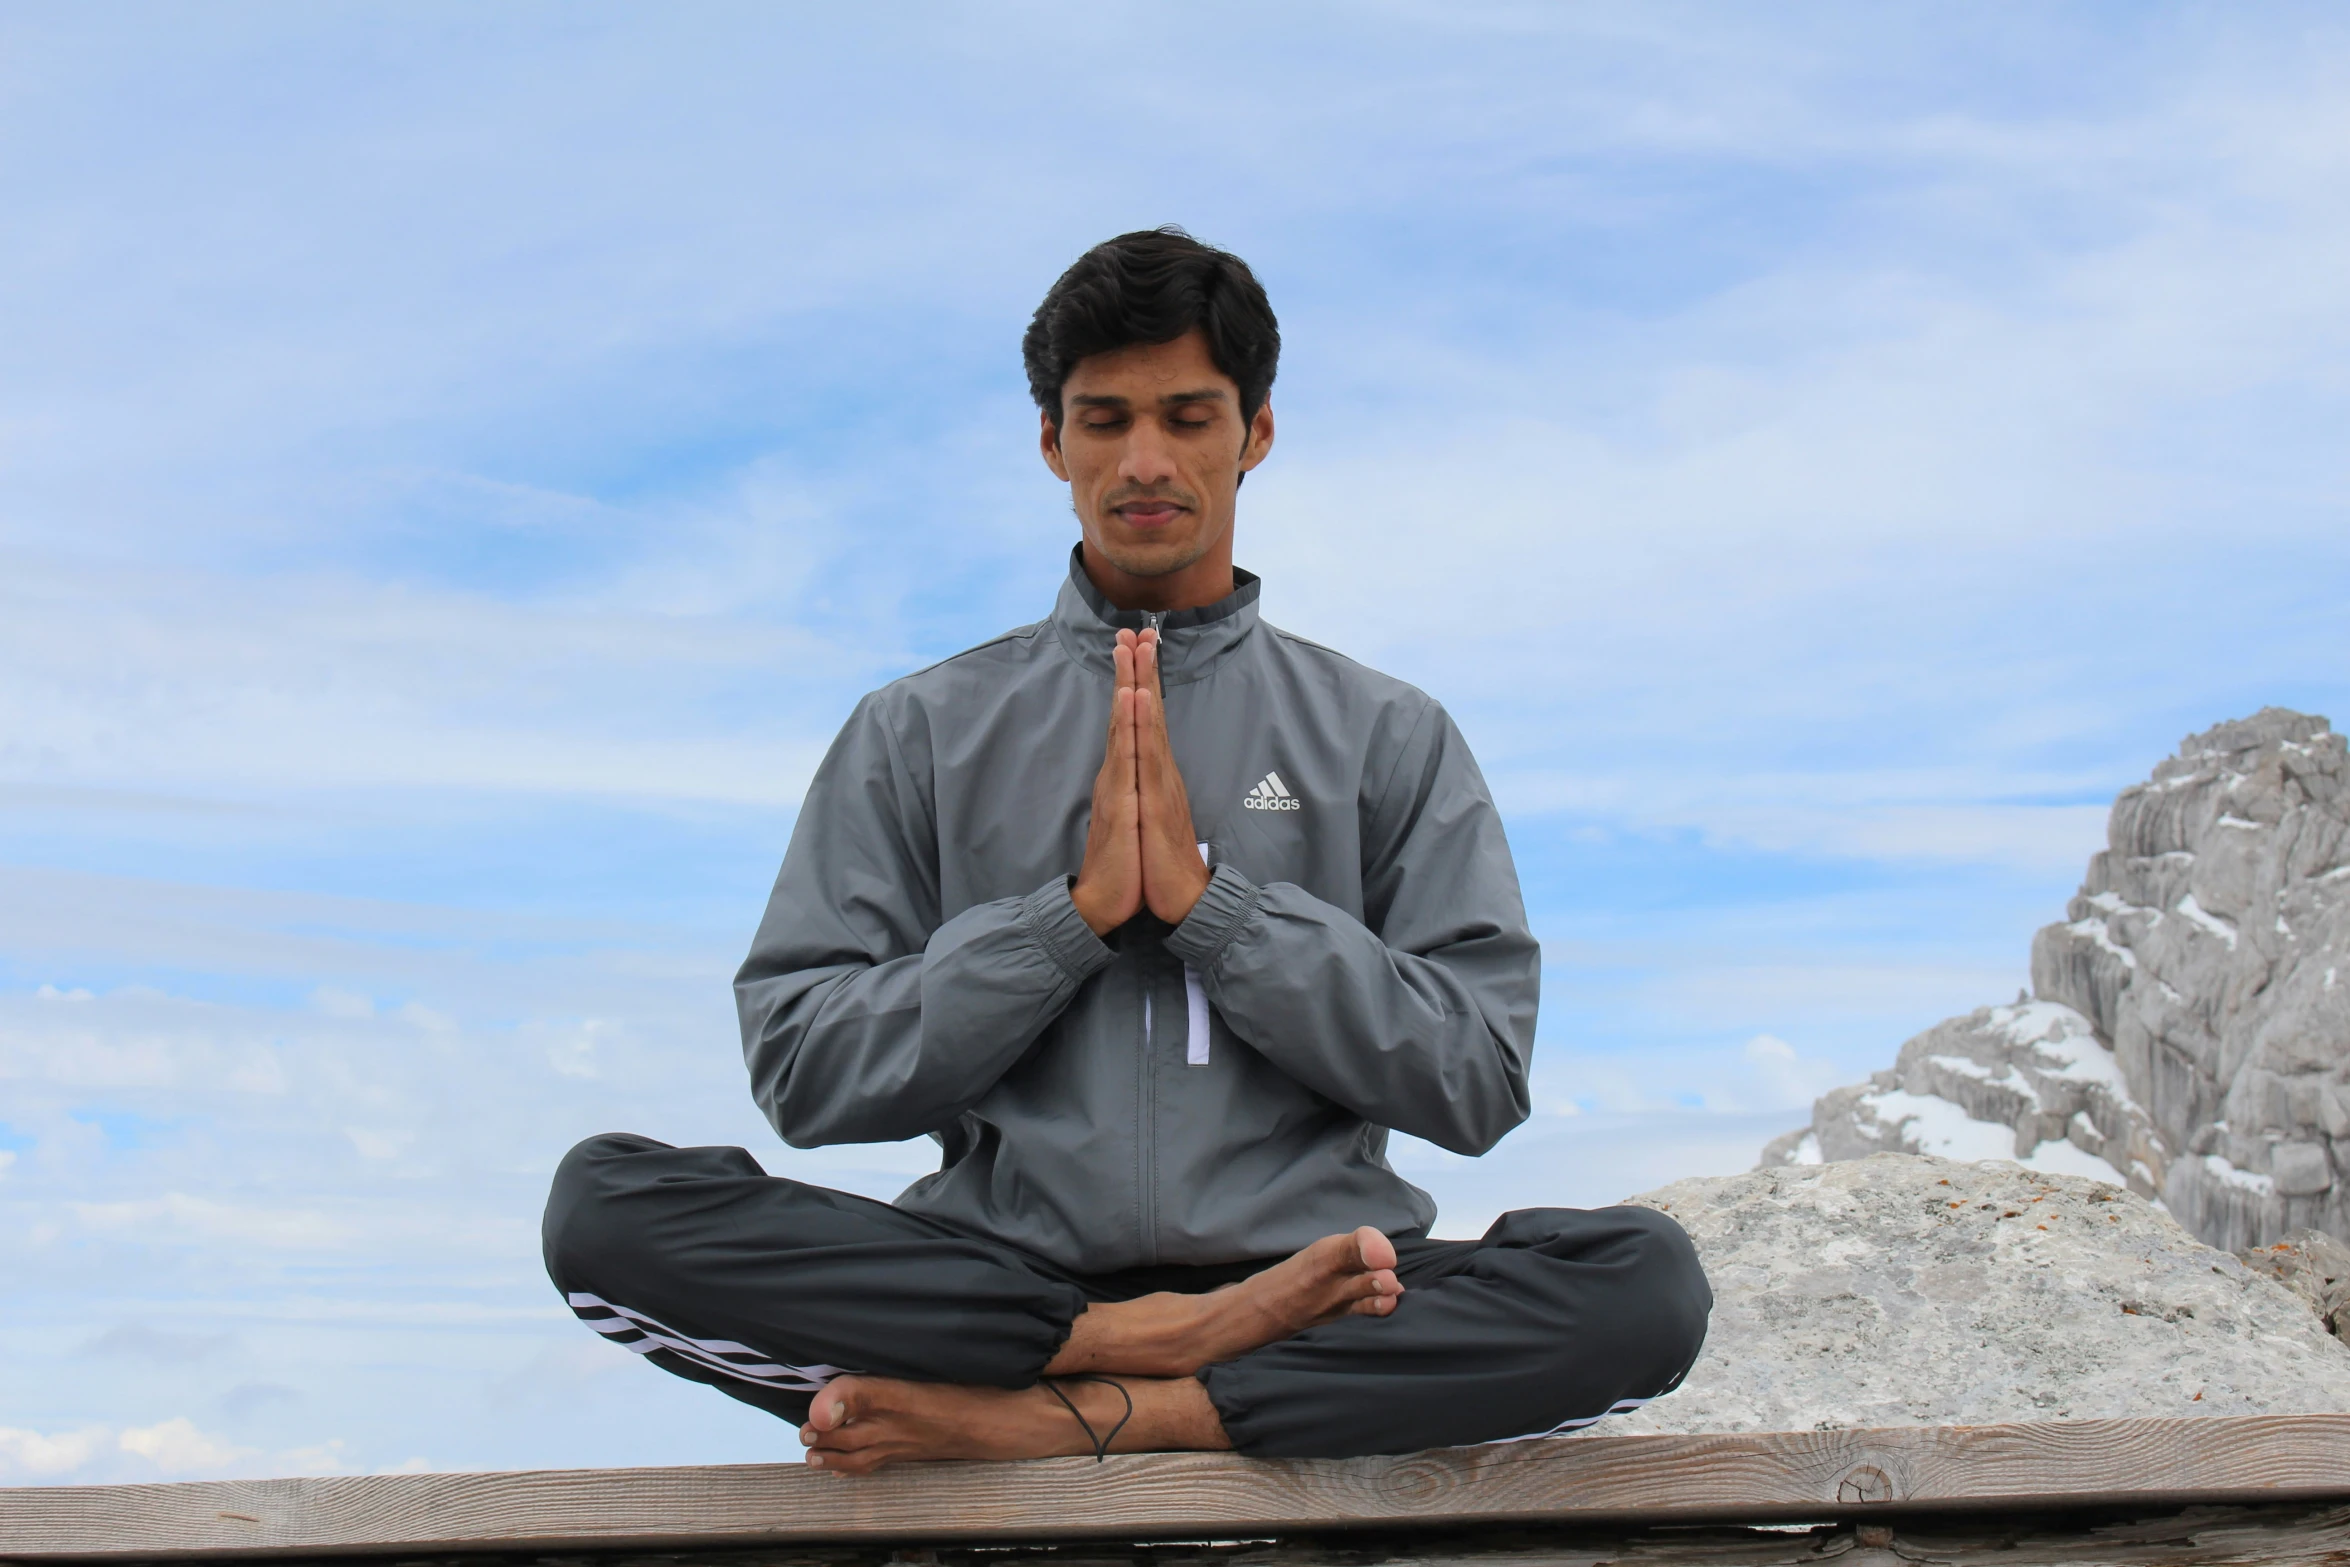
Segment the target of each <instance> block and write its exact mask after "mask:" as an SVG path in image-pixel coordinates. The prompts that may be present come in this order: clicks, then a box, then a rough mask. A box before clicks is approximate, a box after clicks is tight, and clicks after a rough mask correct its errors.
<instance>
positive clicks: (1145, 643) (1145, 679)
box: [1118, 631, 1159, 692]
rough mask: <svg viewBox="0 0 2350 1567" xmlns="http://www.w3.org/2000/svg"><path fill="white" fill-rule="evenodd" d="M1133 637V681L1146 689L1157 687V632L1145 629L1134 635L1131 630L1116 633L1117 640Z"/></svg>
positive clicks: (1152, 689)
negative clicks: (1138, 634)
mask: <svg viewBox="0 0 2350 1567" xmlns="http://www.w3.org/2000/svg"><path fill="white" fill-rule="evenodd" d="M1130 636H1132V637H1134V683H1135V684H1136V685H1138V686H1141V687H1142V688H1143V689H1144V690H1146V691H1154V692H1155V691H1157V690H1158V689H1159V634H1158V633H1157V632H1156V631H1145V632H1143V633H1142V634H1141V635H1140V636H1135V634H1134V633H1133V632H1131V631H1121V632H1119V633H1118V640H1119V641H1120V642H1121V643H1123V642H1124V641H1125V640H1126V638H1128V637H1130Z"/></svg>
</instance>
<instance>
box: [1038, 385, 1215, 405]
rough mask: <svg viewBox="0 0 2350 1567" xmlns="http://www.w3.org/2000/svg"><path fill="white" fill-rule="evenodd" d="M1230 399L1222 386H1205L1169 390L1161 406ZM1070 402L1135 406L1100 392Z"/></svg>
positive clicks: (1121, 398) (1161, 399) (1075, 398)
mask: <svg viewBox="0 0 2350 1567" xmlns="http://www.w3.org/2000/svg"><path fill="white" fill-rule="evenodd" d="M1230 401H1231V399H1230V398H1228V397H1226V396H1225V395H1224V393H1223V391H1222V389H1221V388H1218V387H1213V386H1203V387H1200V388H1198V389H1197V390H1195V391H1189V392H1168V393H1166V394H1165V395H1163V396H1162V397H1160V399H1159V406H1160V407H1161V408H1173V407H1176V406H1178V405H1179V404H1183V403H1223V402H1230ZM1069 404H1070V406H1071V407H1073V408H1120V409H1123V408H1128V407H1131V406H1133V405H1132V404H1131V403H1130V402H1129V401H1128V400H1127V399H1126V398H1123V397H1105V396H1102V395H1099V394H1093V395H1080V396H1076V397H1072V398H1070V399H1069Z"/></svg>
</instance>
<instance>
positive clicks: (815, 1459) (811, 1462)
mask: <svg viewBox="0 0 2350 1567" xmlns="http://www.w3.org/2000/svg"><path fill="white" fill-rule="evenodd" d="M808 1467H809V1468H810V1469H821V1468H823V1467H824V1455H823V1454H822V1453H810V1454H809V1455H808Z"/></svg>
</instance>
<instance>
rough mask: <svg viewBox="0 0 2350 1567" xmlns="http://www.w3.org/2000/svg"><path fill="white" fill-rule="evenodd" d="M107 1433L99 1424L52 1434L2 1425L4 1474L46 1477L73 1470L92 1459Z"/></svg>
mask: <svg viewBox="0 0 2350 1567" xmlns="http://www.w3.org/2000/svg"><path fill="white" fill-rule="evenodd" d="M106 1435H107V1433H106V1432H105V1431H104V1430H103V1429H102V1428H98V1427H84V1428H82V1429H80V1430H76V1431H61V1432H59V1433H57V1434H56V1435H54V1436H48V1435H43V1434H42V1433H41V1432H39V1431H26V1430H21V1429H19V1428H17V1427H14V1426H0V1476H6V1477H9V1478H22V1479H34V1480H46V1479H50V1478H52V1477H54V1476H57V1475H62V1474H68V1473H71V1472H72V1471H73V1470H76V1469H79V1468H80V1467H82V1465H84V1464H86V1463H88V1462H89V1461H90V1458H91V1455H93V1454H95V1453H97V1452H98V1451H99V1450H100V1449H101V1447H102V1446H103V1445H104V1444H105V1441H106Z"/></svg>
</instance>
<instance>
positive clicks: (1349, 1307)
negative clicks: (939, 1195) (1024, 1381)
mask: <svg viewBox="0 0 2350 1567" xmlns="http://www.w3.org/2000/svg"><path fill="white" fill-rule="evenodd" d="M1402 1294H1403V1285H1402V1284H1401V1283H1399V1282H1397V1280H1396V1277H1395V1245H1394V1243H1393V1242H1391V1241H1389V1240H1388V1238H1387V1237H1386V1236H1384V1235H1382V1234H1380V1233H1379V1232H1378V1231H1377V1230H1375V1229H1372V1228H1371V1227H1370V1226H1369V1225H1364V1226H1363V1227H1362V1228H1361V1229H1359V1230H1355V1231H1353V1232H1351V1233H1349V1234H1346V1235H1325V1236H1323V1237H1322V1238H1321V1239H1320V1240H1318V1241H1316V1242H1314V1243H1313V1244H1312V1245H1311V1246H1308V1247H1306V1248H1305V1249H1304V1250H1303V1251H1300V1252H1298V1253H1296V1254H1295V1255H1294V1256H1291V1257H1287V1258H1284V1259H1283V1260H1281V1261H1280V1262H1277V1263H1275V1264H1274V1265H1273V1266H1271V1267H1270V1268H1267V1269H1265V1270H1264V1271H1263V1272H1261V1273H1257V1274H1254V1275H1252V1276H1250V1277H1248V1278H1245V1279H1243V1280H1241V1281H1240V1282H1239V1283H1237V1284H1228V1285H1226V1286H1225V1287H1224V1288H1222V1289H1220V1290H1215V1291H1212V1292H1210V1293H1208V1294H1205V1295H1179V1294H1173V1293H1167V1294H1158V1295H1143V1296H1140V1297H1138V1298H1136V1299H1134V1300H1129V1301H1117V1302H1112V1303H1110V1304H1107V1305H1100V1306H1093V1307H1090V1308H1088V1309H1087V1310H1086V1311H1085V1312H1084V1313H1083V1314H1082V1315H1081V1316H1079V1317H1078V1319H1077V1322H1076V1324H1075V1326H1073V1327H1072V1328H1071V1329H1070V1331H1069V1340H1068V1342H1067V1343H1065V1344H1063V1345H1062V1346H1061V1352H1060V1353H1059V1354H1057V1355H1055V1356H1054V1357H1053V1360H1052V1363H1051V1364H1050V1365H1048V1366H1046V1367H1045V1374H1046V1375H1047V1376H1061V1375H1069V1374H1073V1373H1076V1372H1082V1371H1118V1372H1126V1373H1128V1374H1131V1375H1135V1376H1146V1377H1188V1376H1190V1375H1191V1374H1192V1373H1193V1372H1195V1371H1197V1370H1199V1368H1200V1367H1202V1366H1205V1365H1210V1364H1212V1363H1214V1362H1216V1361H1219V1360H1230V1359H1232V1358H1233V1357H1234V1356H1236V1355H1245V1354H1247V1353H1248V1352H1249V1351H1250V1350H1252V1349H1261V1348H1263V1347H1264V1346H1265V1345H1267V1344H1271V1343H1274V1342H1275V1341H1277V1340H1280V1339H1285V1338H1288V1337H1290V1336H1291V1335H1292V1334H1296V1333H1303V1332H1304V1331H1305V1330H1306V1329H1308V1328H1310V1327H1316V1326H1319V1325H1320V1324H1322V1323H1325V1322H1331V1321H1335V1320H1336V1319H1337V1318H1339V1317H1343V1316H1348V1315H1355V1316H1365V1317H1384V1316H1386V1315H1387V1314H1388V1313H1389V1312H1391V1311H1393V1310H1395V1303H1396V1299H1397V1297H1399V1296H1400V1295H1402Z"/></svg>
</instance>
